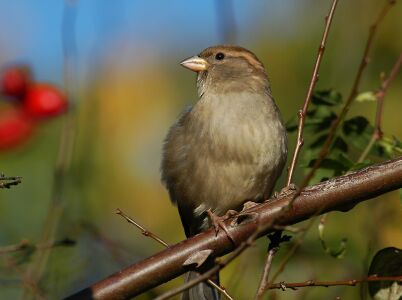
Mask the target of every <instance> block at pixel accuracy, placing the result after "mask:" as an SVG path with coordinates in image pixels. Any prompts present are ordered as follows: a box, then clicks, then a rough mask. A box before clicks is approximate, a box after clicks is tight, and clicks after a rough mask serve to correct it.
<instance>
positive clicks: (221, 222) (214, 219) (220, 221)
mask: <svg viewBox="0 0 402 300" xmlns="http://www.w3.org/2000/svg"><path fill="white" fill-rule="evenodd" d="M207 213H208V217H209V219H210V220H211V223H212V226H214V228H215V234H216V235H218V232H219V227H220V228H222V229H223V231H224V232H225V233H226V235H227V236H228V238H229V239H230V241H231V242H232V243H233V244H236V243H235V241H234V238H233V236H232V234H231V233H230V232H229V230H228V228H227V227H226V225H225V221H226V220H228V219H229V218H231V217H233V214H237V212H236V211H234V210H229V211H228V212H227V213H226V214H225V215H223V216H222V217H219V216H217V215H215V214H214V213H213V212H212V211H211V210H210V209H209V210H207Z"/></svg>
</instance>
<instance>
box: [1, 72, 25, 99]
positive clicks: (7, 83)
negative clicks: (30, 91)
mask: <svg viewBox="0 0 402 300" xmlns="http://www.w3.org/2000/svg"><path fill="white" fill-rule="evenodd" d="M30 82H31V74H30V72H29V68H28V67H26V66H13V67H10V68H7V69H6V70H4V72H3V73H2V74H1V83H0V84H1V91H2V93H4V94H5V95H7V96H14V97H23V96H24V94H25V92H26V90H27V88H28V86H29V84H30Z"/></svg>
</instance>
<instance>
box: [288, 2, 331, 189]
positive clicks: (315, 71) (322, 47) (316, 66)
mask: <svg viewBox="0 0 402 300" xmlns="http://www.w3.org/2000/svg"><path fill="white" fill-rule="evenodd" d="M337 4H338V0H333V1H332V5H331V9H330V11H329V13H328V15H327V16H326V17H325V29H324V33H323V35H322V39H321V43H320V47H319V48H318V53H317V59H316V61H315V64H314V69H313V74H312V76H311V80H310V84H309V87H308V90H307V95H306V98H305V99H304V105H303V109H301V110H299V112H298V117H299V125H298V130H297V142H296V147H295V151H294V153H293V158H292V163H291V164H290V166H289V168H288V177H287V184H286V185H287V186H289V185H290V184H291V182H292V176H293V172H294V169H295V166H296V163H297V160H298V158H299V154H300V150H301V147H302V146H303V143H304V139H303V131H304V122H305V119H306V115H307V110H308V106H309V104H310V100H311V95H312V94H313V90H314V87H315V84H316V83H317V81H318V71H319V69H320V65H321V60H322V57H323V55H324V51H325V45H326V42H327V38H328V34H329V29H330V27H331V24H332V19H333V16H334V13H335V8H336V5H337Z"/></svg>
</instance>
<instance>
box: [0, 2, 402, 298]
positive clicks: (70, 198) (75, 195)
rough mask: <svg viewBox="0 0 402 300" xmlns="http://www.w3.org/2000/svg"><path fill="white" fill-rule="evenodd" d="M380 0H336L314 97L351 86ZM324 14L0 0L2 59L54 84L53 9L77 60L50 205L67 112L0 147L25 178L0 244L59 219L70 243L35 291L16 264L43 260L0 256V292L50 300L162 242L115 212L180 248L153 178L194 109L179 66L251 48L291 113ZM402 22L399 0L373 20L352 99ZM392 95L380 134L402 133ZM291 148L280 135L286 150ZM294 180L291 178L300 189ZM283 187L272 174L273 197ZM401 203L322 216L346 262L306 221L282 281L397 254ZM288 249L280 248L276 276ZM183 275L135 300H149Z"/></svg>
mask: <svg viewBox="0 0 402 300" xmlns="http://www.w3.org/2000/svg"><path fill="white" fill-rule="evenodd" d="M384 1H385V0H384ZM384 1H375V0H370V1H367V0H356V1H340V4H339V6H338V9H337V12H336V15H335V19H334V24H333V27H332V31H331V33H330V37H329V41H328V45H327V49H326V53H325V56H324V60H323V63H322V68H321V72H320V80H319V82H318V85H317V88H335V89H337V90H339V91H340V92H342V93H343V94H344V95H345V96H346V95H347V94H348V93H349V90H350V88H351V85H352V81H353V78H354V76H355V74H356V71H357V67H358V63H359V60H360V58H361V55H362V52H363V48H364V44H365V41H366V39H367V35H368V28H369V25H370V24H371V23H372V22H373V20H374V19H375V17H376V15H377V14H378V12H379V10H380V8H381V6H382V5H383V2H384ZM397 2H400V1H397ZM66 5H67V11H66V8H65V6H66ZM329 5H330V1H317V0H315V1H312V0H303V1H301V0H288V1H281V0H267V1H257V0H250V1H241V0H236V1H232V2H230V1H228V0H216V1H214V0H204V1H191V2H189V1H184V0H174V1H163V0H158V1H129V0H119V1H107V0H96V1H94V0H86V1H78V0H77V1H67V2H63V1H62V0H59V1H54V0H40V1H27V0H13V1H4V0H3V1H1V2H0V66H6V65H9V64H12V63H16V62H23V63H27V64H29V65H30V66H31V68H32V70H33V72H34V74H35V77H36V78H37V79H38V80H41V81H48V82H53V83H56V84H58V85H60V86H63V70H64V69H63V68H64V67H63V66H64V65H65V62H66V60H65V57H64V55H65V52H63V31H62V26H61V25H62V20H63V13H66V12H67V16H69V17H72V16H73V17H72V18H70V19H69V22H70V23H67V25H68V26H66V27H65V28H67V33H66V32H65V33H64V36H66V35H67V36H74V39H75V41H74V40H73V41H69V44H68V45H70V46H72V48H73V51H71V49H70V48H71V47H70V48H69V47H67V51H70V52H69V53H70V55H72V58H73V60H72V64H71V66H73V68H71V71H69V72H70V73H69V74H70V75H71V77H72V80H70V82H72V83H73V86H72V87H71V89H70V92H72V96H73V99H74V103H75V109H74V112H73V113H74V115H75V117H74V122H75V130H74V132H75V147H74V150H73V153H72V159H71V166H70V168H69V170H68V172H67V173H66V176H64V177H63V178H62V181H63V184H62V189H61V190H62V195H61V197H60V203H59V205H58V208H57V209H56V212H55V208H54V199H53V198H54V197H53V196H52V189H53V187H54V186H53V185H54V183H55V177H54V169H55V164H56V160H57V156H58V153H59V141H60V135H61V132H62V130H63V122H65V121H66V120H65V118H66V116H64V117H61V118H58V119H55V120H51V121H48V122H44V123H42V124H41V126H40V127H39V128H37V130H36V132H35V134H34V136H33V137H31V139H30V140H29V141H27V142H26V143H24V144H22V145H20V146H19V147H17V148H13V149H10V150H8V151H3V152H1V153H0V171H1V172H3V173H5V174H6V175H9V176H11V175H15V176H17V175H18V176H22V177H23V183H22V184H20V185H19V186H16V187H13V188H11V189H10V190H4V189H3V190H1V191H0V245H2V246H5V245H10V244H17V243H18V242H19V241H21V240H22V239H27V240H28V241H29V242H32V243H39V242H40V241H41V238H42V237H43V235H44V232H46V230H48V228H47V225H46V224H49V223H46V222H49V221H46V220H48V219H49V214H50V215H53V217H55V218H56V219H57V221H55V223H57V224H58V226H57V227H56V228H55V231H56V233H55V235H54V237H55V239H56V240H60V239H63V238H66V237H68V238H70V239H73V240H74V241H76V244H75V245H74V246H71V247H55V248H54V249H52V250H51V251H48V252H49V255H50V256H49V257H48V260H47V261H46V264H45V265H44V266H43V270H44V272H43V277H42V280H41V282H40V283H39V285H35V284H32V282H30V281H29V278H27V276H26V270H27V269H28V270H29V268H32V263H33V262H35V259H37V258H35V257H36V255H37V254H38V253H37V252H40V251H36V252H35V253H32V254H26V253H25V252H24V255H19V254H18V253H13V254H12V255H11V256H10V254H7V255H2V254H0V263H1V265H0V267H1V268H0V299H20V298H21V299H31V298H37V299H40V297H42V298H44V299H59V298H62V297H64V296H67V295H68V294H71V293H73V292H75V291H77V290H78V289H81V288H84V287H85V286H87V285H89V284H90V283H93V282H94V281H97V280H99V279H102V278H104V277H105V276H107V275H109V274H111V273H112V272H115V271H117V270H119V269H120V268H122V267H124V266H127V265H128V264H130V263H133V262H135V261H138V260H141V259H144V258H146V257H148V256H150V255H152V254H154V253H156V252H157V251H159V250H161V249H162V247H161V246H160V245H158V244H156V243H155V242H154V241H152V240H150V239H148V238H145V237H143V236H142V235H141V234H140V233H139V232H138V230H136V229H135V228H134V227H131V226H130V225H129V224H128V223H127V222H125V221H124V220H123V219H122V218H121V217H119V216H117V215H116V214H115V210H116V208H120V209H122V210H123V211H124V212H125V213H127V214H128V215H130V216H132V217H133V218H134V219H136V220H137V221H138V222H140V223H141V224H143V225H144V226H146V227H147V228H148V229H149V230H151V231H153V232H154V233H157V234H158V235H159V236H160V237H162V238H163V239H164V240H166V241H167V242H168V243H176V242H178V241H180V240H182V239H183V238H184V234H183V231H182V229H181V224H180V220H179V217H178V213H177V211H176V209H175V208H174V207H173V206H172V205H171V204H170V202H169V199H168V195H167V193H166V191H165V189H164V187H163V186H162V185H161V183H160V179H159V178H160V174H159V164H160V157H161V147H162V143H163V139H164V136H165V134H166V133H167V130H168V128H169V126H170V125H171V124H172V123H173V122H174V120H175V118H176V116H177V115H178V114H179V113H180V111H181V110H182V109H183V107H185V106H186V105H188V104H191V103H193V102H194V101H195V100H196V89H195V75H194V74H192V73H191V72H189V71H188V70H185V69H184V68H182V67H180V66H179V64H178V63H179V62H180V61H181V60H182V59H184V58H186V57H188V56H191V55H194V54H196V53H198V52H200V51H201V50H202V49H204V48H206V47H208V46H210V45H214V44H221V43H226V42H235V43H237V44H240V45H242V46H244V47H246V48H249V49H251V50H252V51H253V52H255V53H256V54H257V56H258V57H259V58H260V59H261V60H262V61H263V63H264V64H265V66H266V69H267V71H268V74H269V77H270V79H271V82H272V89H273V94H274V96H275V99H276V101H277V104H278V106H279V107H280V109H281V111H282V113H283V116H284V119H285V120H288V119H290V118H291V117H292V116H294V115H295V114H296V112H297V110H298V109H299V108H300V107H301V105H302V101H303V98H304V95H305V93H306V90H307V85H308V82H309V80H310V76H311V70H312V66H313V63H314V60H315V55H316V51H317V48H318V44H319V41H320V38H321V34H322V30H323V26H324V16H325V15H326V13H327V11H328V9H329ZM74 16H75V21H74ZM401 16H402V5H401V3H397V4H396V5H395V7H394V8H392V10H391V11H390V13H389V14H388V16H387V17H386V19H385V20H384V22H383V23H382V24H381V26H380V28H379V31H378V36H377V37H376V39H375V44H374V46H373V51H372V55H371V62H370V64H369V66H368V68H367V72H366V73H365V75H364V79H363V81H362V88H361V89H362V91H365V90H374V89H376V88H377V87H378V86H379V76H380V73H381V72H383V71H386V72H388V71H389V70H390V68H391V67H392V65H393V63H394V61H395V60H396V58H397V57H398V55H399V53H400V52H401V50H402V39H401V36H402V17H401ZM74 28H75V29H74ZM74 30H75V33H74ZM74 43H75V44H76V51H74ZM68 49H70V50H68ZM401 97H402V77H401V75H399V76H398V77H397V78H396V80H395V82H394V83H393V85H392V87H391V88H390V90H389V93H388V94H387V97H386V104H385V112H384V115H385V117H384V124H383V129H384V132H385V133H386V134H387V135H395V136H398V137H402V125H401V122H402V120H401V111H402V102H401ZM374 113H375V103H372V102H365V103H358V104H354V105H353V107H352V110H351V112H350V115H356V114H363V115H365V116H366V117H367V118H369V119H370V120H373V119H374ZM294 139H295V138H294V136H291V137H290V147H291V149H293V144H294V142H293V140H294ZM307 139H308V137H307ZM302 174H303V170H300V169H299V170H297V173H296V177H295V178H296V182H300V179H301V176H302ZM281 185H282V181H281V182H279V183H278V186H277V189H279V188H280V187H281ZM53 190H54V189H53ZM399 201H400V200H399V196H398V193H397V192H393V193H389V194H387V195H385V196H383V197H382V199H381V200H380V201H373V202H366V203H363V204H360V205H359V206H357V207H356V208H355V209H353V210H352V211H350V212H348V213H332V214H331V215H330V216H329V218H328V220H327V225H326V231H325V237H326V240H327V242H328V244H329V245H330V246H331V247H333V248H334V249H336V248H337V247H338V246H339V243H340V241H341V240H342V239H343V238H347V239H348V243H347V248H346V253H345V255H344V257H343V258H342V259H335V258H333V257H331V256H330V255H328V254H326V253H325V252H324V250H323V249H322V247H321V245H320V241H319V239H318V233H317V224H318V223H317V222H316V223H315V224H314V225H313V227H312V230H311V231H310V232H309V234H308V235H307V237H306V238H305V240H304V242H303V245H302V247H301V248H300V250H299V251H298V252H297V254H296V255H295V256H294V257H293V258H292V259H291V261H290V263H289V265H288V266H287V268H286V270H285V271H284V273H283V274H282V275H281V276H280V277H279V280H284V281H304V280H308V279H322V280H336V279H347V278H360V277H362V276H364V275H365V272H366V271H365V270H366V268H367V261H368V260H369V259H370V258H371V257H372V255H373V254H374V253H375V252H376V251H377V250H378V249H380V248H383V247H386V246H395V247H399V248H401V247H402V230H401V228H402V213H401V206H400V202H399ZM55 223H51V224H55ZM266 246H267V245H266V241H264V240H260V241H258V243H257V244H256V246H255V247H252V248H251V249H249V250H248V251H247V252H246V253H245V254H244V255H242V256H241V257H239V258H238V259H237V260H236V261H235V262H234V263H233V264H231V265H230V266H229V267H227V269H225V270H224V272H223V275H222V284H223V285H224V286H225V287H226V288H227V289H228V291H229V292H230V294H232V295H234V296H235V298H236V299H251V297H252V295H254V293H255V289H256V287H257V285H258V280H259V276H260V273H261V269H262V266H263V262H264V259H265V252H266ZM289 247H290V245H284V246H283V247H282V248H281V250H280V252H279V254H278V256H277V257H276V258H275V263H274V268H277V267H278V265H279V262H280V261H281V259H282V258H283V256H284V255H285V254H286V253H287V252H288V249H289ZM41 251H43V250H41ZM24 274H25V275H24ZM182 280H183V279H182V278H179V279H176V280H174V281H172V282H170V283H168V284H165V285H163V286H160V287H158V288H156V289H154V290H153V291H150V292H149V293H147V294H144V295H142V296H140V297H138V299H152V298H153V296H155V295H157V294H159V293H161V291H164V290H167V289H169V288H171V287H172V286H176V285H178V284H180V283H181V282H182ZM274 295H275V297H276V298H274ZM359 295H360V289H359V287H333V288H330V289H323V288H305V289H300V290H299V291H286V292H275V293H269V297H270V299H334V298H335V297H336V296H341V297H342V299H358V298H359V297H360V296H359ZM267 299H268V297H267ZM363 299H365V298H363Z"/></svg>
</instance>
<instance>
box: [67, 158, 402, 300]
mask: <svg viewBox="0 0 402 300" xmlns="http://www.w3.org/2000/svg"><path fill="white" fill-rule="evenodd" d="M401 187H402V157H401V158H398V159H395V160H390V161H387V162H384V163H382V164H378V165H374V166H370V167H368V168H365V169H362V170H360V171H356V172H353V173H350V174H347V175H345V176H341V177H337V178H333V179H331V180H328V181H325V182H322V183H319V184H316V185H314V186H310V187H307V188H305V189H304V190H303V191H302V192H301V193H300V196H299V197H297V198H296V199H295V200H294V202H293V205H292V206H291V207H290V208H288V209H287V210H286V212H285V213H284V212H283V208H284V207H287V206H288V203H289V201H291V199H292V198H293V195H286V196H283V197H281V198H278V199H273V200H272V201H266V202H264V203H262V204H260V205H258V206H256V207H254V208H252V209H250V210H249V212H252V213H255V214H257V215H258V217H257V218H256V219H252V220H249V219H246V220H244V221H243V222H242V223H241V224H239V225H237V226H233V227H232V226H231V225H230V223H231V222H232V221H233V220H228V221H227V226H228V228H229V231H230V233H231V235H232V236H233V238H234V241H235V243H236V245H234V244H233V243H232V242H231V241H230V240H229V239H228V237H227V235H226V234H225V233H224V232H222V231H220V232H219V234H218V235H217V236H216V235H215V231H214V230H213V229H210V230H207V231H205V232H203V233H200V234H198V235H196V236H194V237H192V238H189V239H187V240H184V241H182V242H180V243H178V244H176V245H172V246H171V247H170V248H167V249H165V250H163V251H161V252H159V253H157V254H155V255H153V256H152V257H149V258H147V259H145V260H143V261H140V262H137V263H135V264H133V265H131V266H129V267H127V268H125V269H123V270H121V271H119V272H118V273H115V274H113V275H111V276H109V277H108V278H106V279H103V280H101V281H99V282H97V283H95V284H94V285H92V286H90V287H88V288H86V289H84V290H82V291H80V292H78V293H77V294H74V295H72V296H71V297H69V298H68V299H128V298H130V297H134V296H136V295H139V294H141V293H143V292H145V291H147V290H149V289H151V288H153V287H155V286H158V285H160V284H162V283H164V282H166V281H169V280H171V279H173V278H175V277H177V276H179V275H181V274H183V273H185V272H187V271H189V270H191V269H192V268H191V267H190V266H187V267H186V266H184V265H183V263H184V262H185V261H186V260H187V259H188V257H189V256H190V255H192V254H194V253H195V252H198V251H201V250H206V249H210V250H212V251H213V252H212V254H211V256H212V257H219V256H222V255H224V254H227V253H229V252H231V251H233V250H234V249H235V248H236V247H238V246H239V245H244V244H242V243H243V241H246V240H247V239H248V237H249V236H250V235H252V234H253V233H255V232H256V231H257V230H258V229H259V228H261V227H262V226H264V224H272V220H277V223H276V225H281V226H285V225H291V224H295V223H297V222H300V221H303V220H306V219H309V218H310V217H312V216H314V215H316V214H317V213H325V212H328V211H333V210H341V211H345V210H349V209H351V208H353V207H354V206H355V205H356V204H357V203H359V202H362V201H365V200H368V199H371V198H374V197H376V196H378V195H381V194H384V193H386V192H389V191H392V190H395V189H398V188H401ZM278 216H281V217H280V218H278ZM257 221H258V222H257ZM271 231H273V229H272V226H271V227H270V228H268V229H267V230H266V231H265V232H261V234H260V235H266V234H267V233H269V232H271ZM238 249H239V248H237V250H238ZM207 278H208V277H207Z"/></svg>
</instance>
